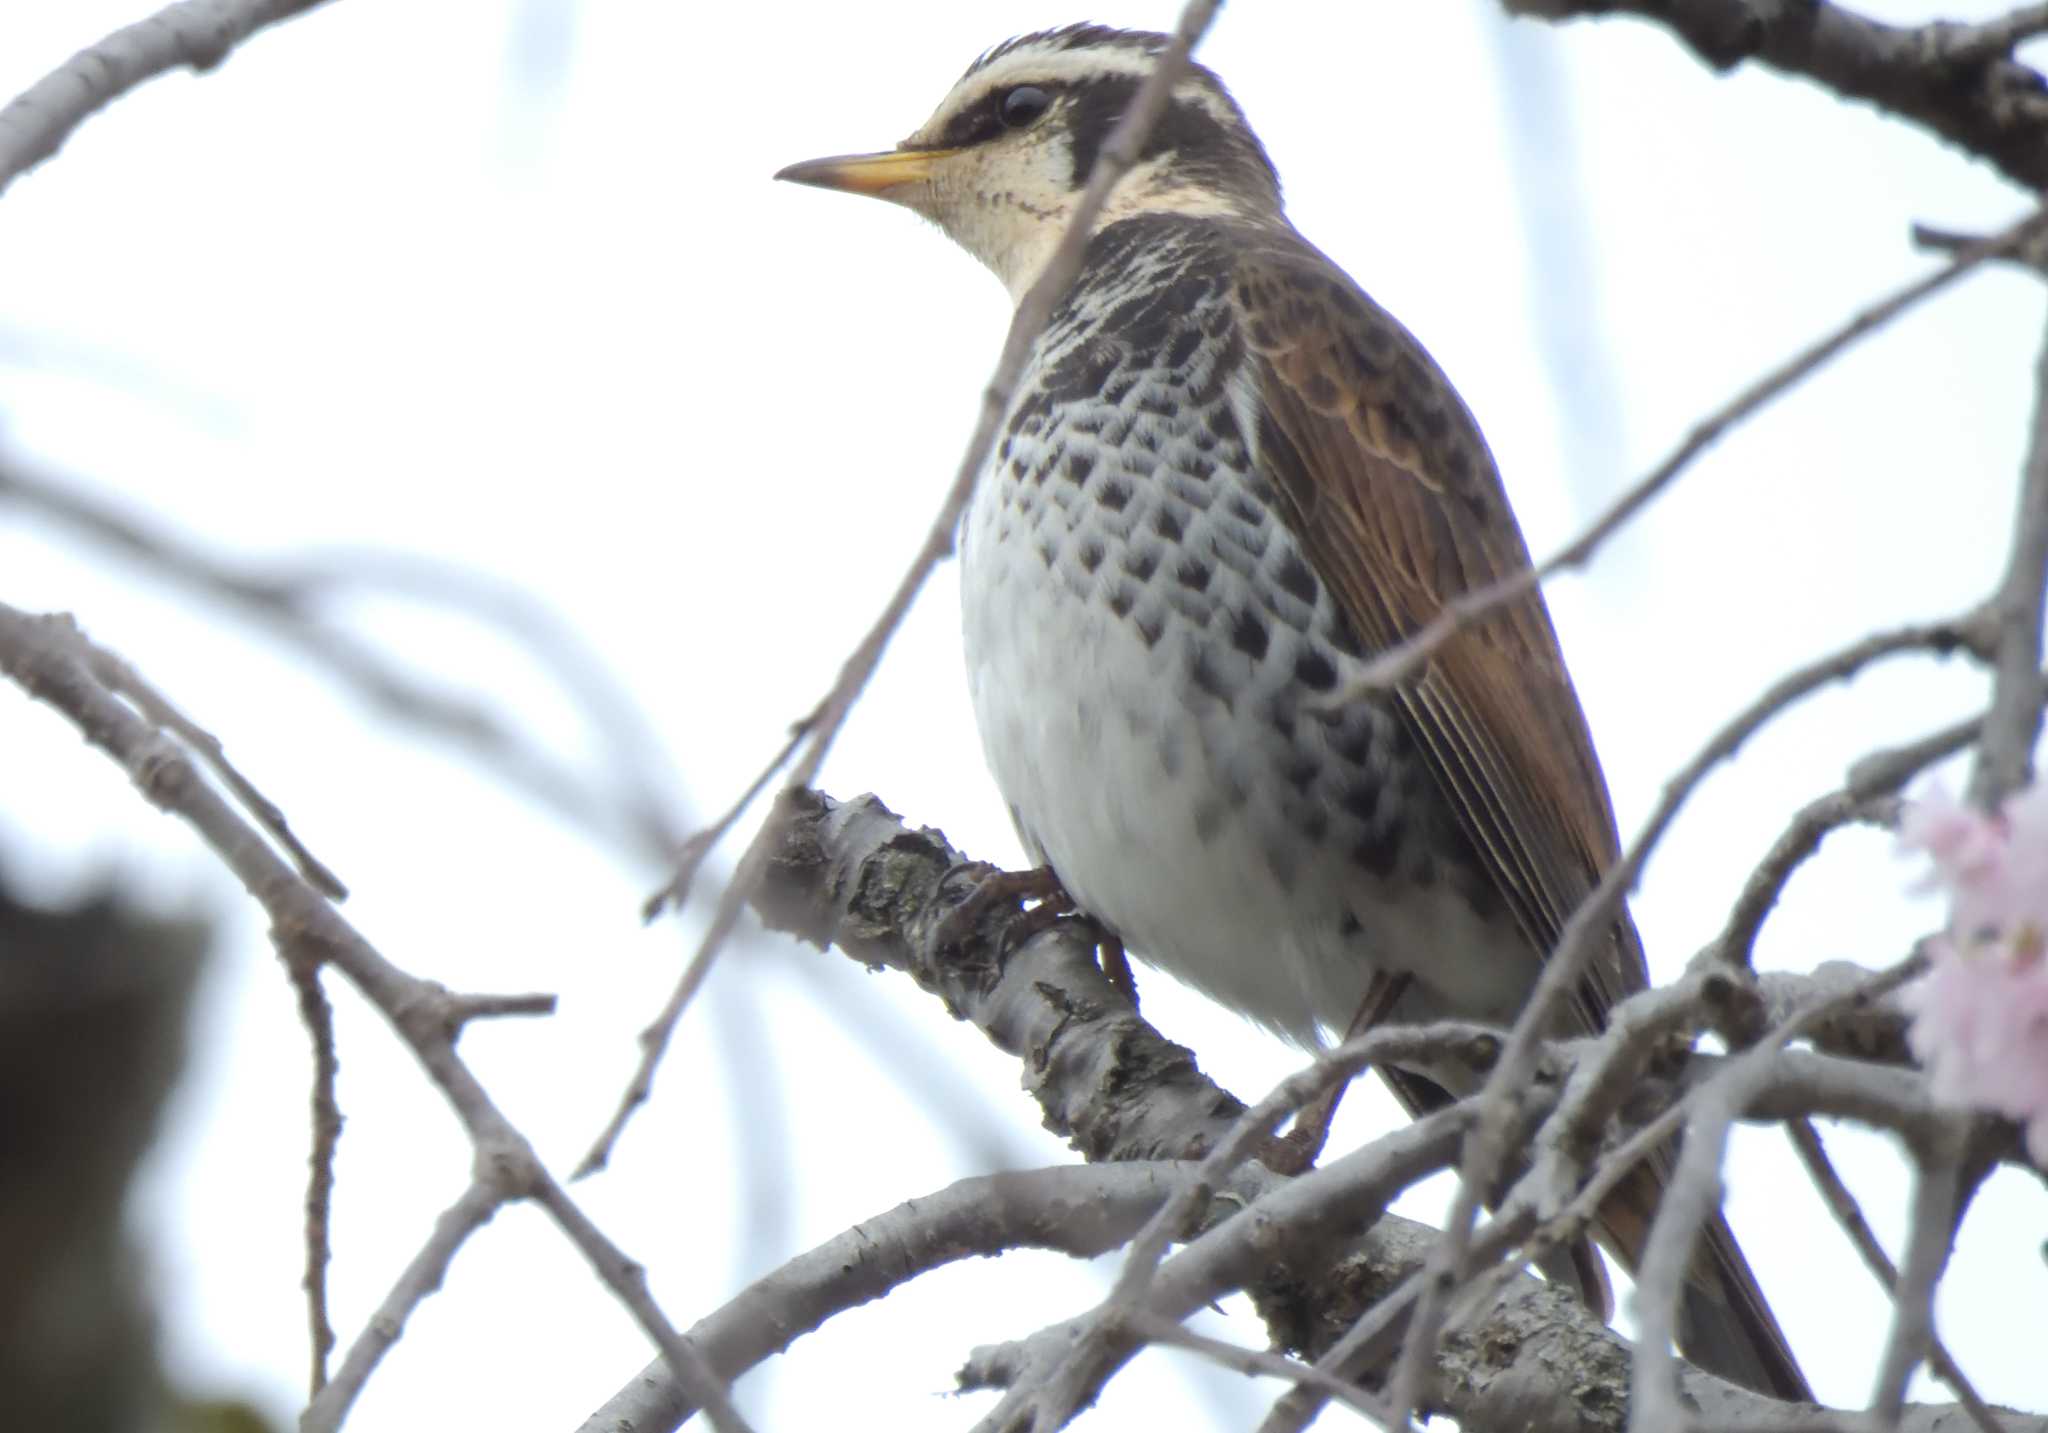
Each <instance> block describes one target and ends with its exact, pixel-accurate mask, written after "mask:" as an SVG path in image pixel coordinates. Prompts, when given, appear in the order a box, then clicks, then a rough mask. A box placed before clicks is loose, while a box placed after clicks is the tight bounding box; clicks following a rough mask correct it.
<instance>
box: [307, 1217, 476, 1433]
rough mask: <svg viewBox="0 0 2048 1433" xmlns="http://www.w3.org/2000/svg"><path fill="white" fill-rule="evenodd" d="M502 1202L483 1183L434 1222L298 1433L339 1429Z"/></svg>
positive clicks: (326, 1432)
mask: <svg viewBox="0 0 2048 1433" xmlns="http://www.w3.org/2000/svg"><path fill="white" fill-rule="evenodd" d="M503 1202H504V1198H503V1196H502V1195H501V1194H500V1193H499V1192H498V1190H497V1188H496V1187H495V1186H493V1185H492V1184H490V1183H489V1182H487V1181H484V1180H478V1181H476V1182H474V1183H472V1184H471V1185H470V1186H469V1187H468V1188H467V1189H465V1190H463V1191H462V1196H461V1197H460V1198H459V1199H457V1200H456V1201H455V1202H454V1203H453V1204H451V1205H449V1206H448V1208H447V1209H445V1210H443V1211H442V1213H441V1217H440V1218H439V1219H436V1220H435V1221H434V1232H433V1233H432V1234H430V1235H428V1236H427V1240H426V1242H425V1243H424V1244H422V1245H420V1247H419V1249H418V1250H417V1252H415V1253H414V1254H413V1256H412V1258H411V1260H410V1261H408V1262H407V1264H406V1266H405V1269H404V1272H402V1273H401V1274H399V1276H398V1278H397V1279H396V1280H395V1281H394V1282H393V1284H392V1286H391V1289H390V1291H389V1292H388V1293H386V1294H385V1295H384V1299H383V1302H382V1303H380V1304H378V1306H377V1312H376V1313H374V1314H372V1315H371V1316H370V1317H369V1318H368V1319H366V1320H365V1321H364V1323H363V1331H362V1332H361V1333H360V1334H358V1335H357V1336H356V1341H355V1342H354V1343H353V1344H351V1345H349V1350H348V1354H347V1356H346V1357H344V1358H343V1359H342V1361H341V1367H340V1368H338V1369H336V1370H335V1373H334V1380H333V1382H331V1383H329V1384H327V1385H326V1386H325V1387H324V1388H322V1389H320V1390H319V1391H318V1393H317V1394H316V1395H315V1396H314V1398H313V1399H312V1401H311V1402H310V1403H308V1404H307V1405H306V1410H305V1412H303V1413H302V1414H300V1415H299V1433H331V1430H333V1429H337V1428H339V1427H340V1426H341V1424H342V1420H343V1419H345V1418H346V1417H347V1416H348V1411H349V1409H350V1408H351V1407H353V1406H354V1405H355V1401H356V1399H357V1398H359V1397H361V1396H362V1391H363V1388H364V1386H365V1385H367V1384H368V1383H369V1381H370V1375H371V1374H372V1373H375V1372H376V1371H377V1365H378V1364H379V1363H380V1362H382V1360H383V1358H384V1355H385V1354H387V1353H389V1352H390V1351H391V1349H392V1346H393V1345H395V1344H396V1343H397V1342H398V1340H399V1339H400V1338H401V1337H402V1336H403V1335H404V1333H405V1324H406V1320H407V1319H409V1318H411V1317H412V1312H413V1310H414V1309H416V1308H418V1307H419V1306H420V1305H421V1304H422V1303H423V1302H425V1301H426V1299H427V1297H428V1295H430V1294H432V1293H434V1292H435V1291H436V1290H438V1289H439V1288H440V1287H441V1283H442V1281H443V1280H444V1279H446V1278H447V1277H448V1266H449V1264H450V1263H452V1262H453V1261H454V1259H455V1254H456V1251H457V1250H459V1249H461V1248H462V1246H463V1245H464V1244H465V1243H466V1242H468V1240H469V1236H470V1235H472V1234H474V1233H475V1232H476V1231H477V1230H479V1229H481V1228H483V1226H484V1225H486V1224H488V1223H489V1222H490V1221H491V1216H492V1215H494V1214H496V1213H497V1212H498V1206H499V1205H500V1204H502V1203H503Z"/></svg>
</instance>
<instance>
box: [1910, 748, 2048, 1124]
mask: <svg viewBox="0 0 2048 1433" xmlns="http://www.w3.org/2000/svg"><path fill="white" fill-rule="evenodd" d="M1899 845H1900V849H1901V850H1906V851H1918V852H1921V853H1924V854H1925V855H1926V856H1927V857H1929V858H1930V859H1931V860H1932V862H1933V865H1934V870H1933V873H1932V875H1931V876H1930V877H1929V879H1928V881H1927V883H1926V884H1927V886H1928V887H1930V888H1932V889H1937V890H1942V891H1946V892H1947V893H1948V897H1949V919H1948V928H1947V930H1946V931H1945V932H1944V933H1943V934H1942V935H1941V936H1939V937H1937V938H1936V939H1935V940H1933V941H1932V942H1930V950H1929V956H1930V959H1931V961H1932V965H1931V968H1930V969H1929V971H1928V973H1927V975H1926V977H1925V978H1924V979H1922V980H1920V981H1918V982H1916V983H1915V984H1914V985H1912V986H1911V987H1909V988H1908V989H1906V990H1905V991H1904V992H1902V993H1901V997H1900V998H1901V999H1902V1000H1903V1001H1904V1002H1905V1004H1906V1007H1907V1008H1908V1009H1909V1010H1910V1011H1911V1012H1912V1015H1913V1025H1912V1029H1911V1030H1910V1031H1909V1033H1908V1040H1909V1042H1910V1043H1911V1045H1912V1047H1913V1053H1914V1055H1915V1056H1917V1057H1918V1058H1919V1060H1920V1062H1921V1063H1922V1064H1923V1065H1924V1066H1925V1067H1926V1068H1927V1072H1928V1075H1929V1077H1930V1078H1931V1079H1932V1081H1933V1085H1934V1096H1935V1098H1936V1099H1938V1100H1940V1101H1942V1102H1943V1103H1945V1104H1953V1105H1958V1106H1964V1107H1968V1108H1976V1109H1988V1110H1994V1111H1996V1112H1997V1113H1999V1114H2002V1115H2004V1116H2006V1117H2007V1118H2009V1119H2013V1120H2016V1121H2019V1122H2020V1123H2021V1124H2023V1125H2024V1126H2025V1127H2026V1137H2027V1152H2028V1153H2029V1154H2030V1155H2031V1156H2032V1157H2033V1159H2034V1161H2035V1162H2036V1163H2038V1164H2043V1165H2048V790H2043V789H2042V788H2039V787H2030V788H2028V789H2027V790H2026V791H2023V792H2020V793H2019V794H2017V795H2016V796H2014V797H2013V798H2012V799H2011V800H2010V801H2008V802H2006V804H2005V806H2004V807H2003V808H2002V809H2001V810H2000V811H1999V812H1998V814H1997V815H1995V816H1994V815H1991V814H1989V813H1987V812H1983V811H1979V810H1977V809H1976V808H1974V807H1971V806H1966V805H1963V804H1960V803H1958V802H1957V801H1955V800H1954V799H1953V798H1952V797H1951V796H1949V794H1948V793H1947V792H1946V791H1945V790H1943V789H1941V788H1940V787H1938V786H1936V787H1932V788H1930V789H1929V790H1927V791H1926V792H1925V793H1924V794H1923V795H1922V796H1921V797H1920V799H1919V800H1917V801H1914V802H1911V803H1909V804H1908V805H1907V807H1906V809H1905V811H1904V812H1903V813H1902V815H1901V817H1900V821H1899Z"/></svg>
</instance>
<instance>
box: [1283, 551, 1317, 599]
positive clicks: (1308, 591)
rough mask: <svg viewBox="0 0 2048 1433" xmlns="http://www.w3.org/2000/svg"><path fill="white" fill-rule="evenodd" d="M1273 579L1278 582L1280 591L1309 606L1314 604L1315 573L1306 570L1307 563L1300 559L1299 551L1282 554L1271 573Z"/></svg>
mask: <svg viewBox="0 0 2048 1433" xmlns="http://www.w3.org/2000/svg"><path fill="white" fill-rule="evenodd" d="M1273 580H1274V581H1275V582H1278V583H1279V584H1280V589H1281V591H1283V592H1286V593H1288V594H1289V595H1291V596H1292V597H1294V598H1295V599H1296V600H1298V601H1301V602H1305V603H1307V604H1308V605H1309V606H1311V607H1313V606H1315V603H1316V575H1315V574H1314V573H1313V572H1310V571H1309V570H1308V564H1307V563H1306V562H1303V561H1302V560H1301V554H1300V553H1298V552H1288V553H1286V554H1284V555H1283V556H1282V557H1281V559H1280V565H1279V567H1278V569H1277V570H1276V571H1275V572H1274V573H1273Z"/></svg>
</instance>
